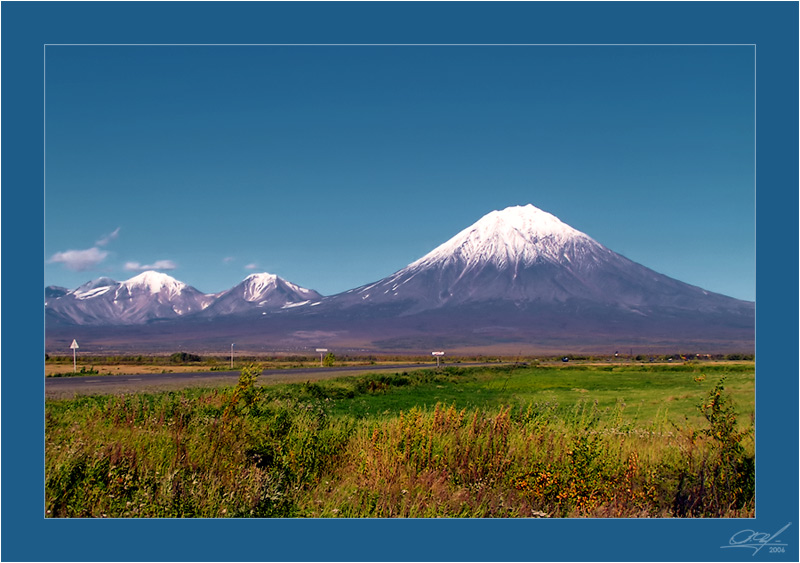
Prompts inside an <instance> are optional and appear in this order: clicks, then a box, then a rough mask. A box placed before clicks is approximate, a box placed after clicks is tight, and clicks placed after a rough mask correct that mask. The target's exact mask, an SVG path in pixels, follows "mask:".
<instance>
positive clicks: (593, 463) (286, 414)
mask: <svg viewBox="0 0 800 563" xmlns="http://www.w3.org/2000/svg"><path fill="white" fill-rule="evenodd" d="M248 370H249V371H248ZM256 373H257V370H256V369H255V368H248V367H246V368H244V369H243V372H242V377H241V378H240V380H239V384H238V385H237V386H236V387H235V388H229V389H222V390H187V391H184V392H181V393H174V392H171V393H162V394H155V395H126V396H120V397H109V398H100V397H90V398H81V399H76V400H72V401H53V402H48V403H47V406H46V504H47V506H46V512H47V515H48V516H54V517H64V516H68V517H69V516H73V517H74V516H83V517H102V516H112V517H306V516H310V517H441V516H446V517H450V516H469V517H608V516H613V517H648V516H649V517H671V516H679V517H719V516H752V514H753V510H754V457H753V451H754V444H753V434H752V425H750V426H748V425H742V424H741V422H740V421H737V415H736V411H735V409H734V408H733V405H732V403H731V400H730V396H729V393H728V392H727V390H726V389H725V387H724V380H719V381H718V382H717V383H716V384H715V385H713V387H710V388H709V389H707V390H706V392H705V393H704V394H703V395H702V396H701V397H700V399H701V400H700V401H699V402H698V412H699V413H700V415H701V417H702V420H703V423H702V425H699V426H697V425H694V426H690V425H689V423H688V422H686V420H688V419H684V422H683V423H676V422H675V421H674V420H673V419H671V418H669V417H667V416H666V415H665V416H654V417H652V418H651V419H650V420H649V421H648V422H647V423H644V424H643V423H641V422H640V421H637V420H636V419H632V418H631V417H630V415H629V414H628V413H627V411H626V408H627V407H626V406H625V405H624V403H623V402H622V401H617V402H616V403H615V404H614V405H612V406H610V407H609V406H603V405H602V404H598V403H597V402H596V401H594V400H593V399H591V398H590V397H589V398H582V399H580V400H577V401H575V402H574V403H572V404H569V405H565V404H558V403H557V402H555V401H549V400H547V401H529V402H527V403H520V402H519V401H517V402H516V403H515V404H513V405H511V404H505V405H495V404H493V403H492V402H491V401H490V402H489V404H488V406H485V407H479V406H457V405H456V404H455V403H442V402H438V403H435V404H433V405H430V406H419V405H416V406H411V407H409V408H403V409H400V410H399V411H398V412H389V411H383V412H386V413H387V414H366V411H364V412H361V411H360V412H361V414H360V415H359V416H354V415H353V414H349V413H350V410H349V408H348V405H352V404H353V403H354V402H358V403H359V404H361V403H363V404H365V405H367V406H366V407H365V408H366V410H367V411H368V410H369V405H373V411H374V410H377V409H381V408H383V407H384V406H386V403H385V401H386V400H387V394H391V393H392V390H393V389H397V388H401V389H406V388H408V387H412V386H414V385H423V384H425V385H430V386H433V387H432V388H433V389H436V386H437V385H439V386H440V385H441V384H442V383H443V382H445V379H442V377H445V378H446V377H448V376H447V375H446V374H445V375H444V376H443V375H441V374H438V375H437V374H435V373H434V374H420V375H419V376H414V375H410V376H409V375H398V376H381V377H382V379H381V378H376V377H374V376H364V377H362V378H356V379H351V380H349V381H348V382H343V381H338V382H336V381H334V382H330V383H326V384H310V383H309V384H304V385H303V384H301V385H294V386H287V387H284V388H279V389H270V388H267V387H257V386H256V385H255V381H256V376H255V374H256ZM455 376H458V377H461V376H464V374H463V373H459V374H455ZM421 382H422V383H421ZM498 388H499V386H498ZM373 401H374V402H373Z"/></svg>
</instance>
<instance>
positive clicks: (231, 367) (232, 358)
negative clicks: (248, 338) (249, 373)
mask: <svg viewBox="0 0 800 563" xmlns="http://www.w3.org/2000/svg"><path fill="white" fill-rule="evenodd" d="M231 369H233V344H231Z"/></svg>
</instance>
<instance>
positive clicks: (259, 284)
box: [242, 272, 280, 301]
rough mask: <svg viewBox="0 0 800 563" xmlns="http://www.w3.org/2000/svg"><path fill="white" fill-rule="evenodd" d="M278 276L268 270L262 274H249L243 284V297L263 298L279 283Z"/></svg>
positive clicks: (252, 299)
mask: <svg viewBox="0 0 800 563" xmlns="http://www.w3.org/2000/svg"><path fill="white" fill-rule="evenodd" d="M279 279H280V278H278V276H276V275H275V274H270V273H267V272H262V273H260V274H250V275H249V276H247V277H246V278H245V279H244V281H243V282H242V285H243V286H244V287H243V288H242V289H243V297H244V299H245V300H246V301H257V300H259V299H261V298H262V297H263V296H264V294H265V293H267V292H268V291H270V290H271V289H274V288H275V287H276V286H277V285H278V280H279Z"/></svg>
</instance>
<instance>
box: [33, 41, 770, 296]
mask: <svg viewBox="0 0 800 563" xmlns="http://www.w3.org/2000/svg"><path fill="white" fill-rule="evenodd" d="M753 71H754V50H753V48H752V47H749V46H572V47H567V46H440V47H424V46H394V47H389V46H327V47H325V46H216V47H214V46H186V47H179V46H150V47H146V46H48V47H47V49H46V75H45V76H46V92H45V94H46V104H45V105H46V107H45V109H46V114H45V125H46V147H45V148H46V168H45V172H46V184H45V249H44V254H45V256H44V260H45V280H44V281H45V285H60V286H65V287H69V288H72V287H76V286H77V285H79V284H81V283H83V282H85V281H88V280H90V279H93V278H96V277H99V276H101V275H105V276H110V277H112V278H114V279H117V280H124V279H127V278H129V277H132V276H133V275H136V273H138V272H139V271H141V270H142V269H146V268H150V267H154V268H155V269H158V270H160V271H164V272H167V273H169V274H170V275H172V276H174V277H176V278H178V279H180V280H181V281H184V282H186V283H189V284H190V285H193V286H195V287H196V288H198V289H199V290H201V291H205V292H209V293H211V292H217V291H221V290H223V289H227V288H229V287H231V286H233V285H235V284H236V283H238V282H239V281H241V280H242V279H243V278H244V277H245V276H247V275H248V274H250V273H253V272H262V271H267V272H270V273H275V274H278V275H280V276H281V277H283V278H285V279H287V280H289V281H292V282H294V283H297V284H300V285H302V286H304V287H309V288H313V289H316V290H317V291H319V292H321V293H323V294H326V295H330V294H334V293H338V292H341V291H345V290H347V289H351V288H353V287H356V286H358V285H362V284H366V283H369V282H373V281H375V280H377V279H380V278H382V277H384V276H386V275H389V274H391V273H393V272H395V271H396V270H398V269H400V268H402V267H404V266H405V265H406V264H408V263H409V262H411V261H413V260H415V259H417V258H419V257H420V256H422V255H423V254H425V253H427V252H428V251H430V250H431V249H433V248H434V247H435V246H437V245H438V244H440V243H442V242H444V241H445V240H447V239H448V238H450V237H451V236H453V235H455V234H456V233H457V232H458V231H460V230H461V229H463V228H465V227H467V226H468V225H470V224H471V223H473V222H475V221H477V220H478V219H479V218H480V217H481V216H483V215H485V214H486V213H488V212H490V211H492V210H494V209H502V208H504V207H507V206H509V205H521V204H527V203H532V204H533V205H535V206H537V207H539V208H541V209H544V210H545V211H548V212H550V213H553V214H554V215H556V216H557V217H559V218H560V219H561V220H562V221H564V222H566V223H568V224H570V225H571V226H573V227H575V228H577V229H579V230H581V231H583V232H585V233H586V234H588V235H590V236H591V237H593V238H594V239H596V240H597V241H599V242H600V243H602V244H604V245H605V246H607V247H609V248H611V249H612V250H614V251H616V252H619V253H620V254H623V255H625V256H627V257H628V258H630V259H632V260H635V261H636V262H639V263H641V264H643V265H645V266H648V267H650V268H652V269H654V270H656V271H658V272H661V273H664V274H666V275H669V276H672V277H674V278H677V279H680V280H682V281H685V282H687V283H691V284H694V285H699V286H701V287H703V288H705V289H708V290H711V291H716V292H719V293H724V294H726V295H731V296H733V297H738V298H741V299H748V300H753V299H754V298H755V185H754V184H755V164H754V131H755V129H754V128H755V120H754V75H753Z"/></svg>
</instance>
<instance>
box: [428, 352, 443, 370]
mask: <svg viewBox="0 0 800 563" xmlns="http://www.w3.org/2000/svg"><path fill="white" fill-rule="evenodd" d="M431 356H436V367H437V368H438V367H439V358H441V357H442V356H444V352H431Z"/></svg>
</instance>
